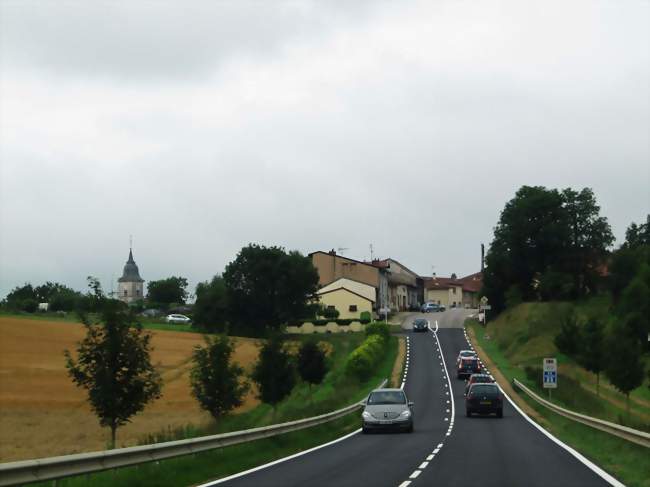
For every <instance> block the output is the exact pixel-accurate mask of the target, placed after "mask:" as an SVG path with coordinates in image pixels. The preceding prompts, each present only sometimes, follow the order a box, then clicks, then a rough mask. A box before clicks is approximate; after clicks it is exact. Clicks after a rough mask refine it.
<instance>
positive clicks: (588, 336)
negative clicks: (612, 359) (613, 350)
mask: <svg viewBox="0 0 650 487" xmlns="http://www.w3.org/2000/svg"><path fill="white" fill-rule="evenodd" d="M606 358H607V350H606V349H605V325H604V324H603V322H602V321H601V320H598V319H595V318H592V319H590V320H589V321H587V324H586V325H585V327H584V330H583V331H582V344H581V346H580V351H579V353H578V362H579V363H580V365H582V366H583V367H584V368H585V369H587V370H588V371H590V372H593V373H594V374H596V394H597V395H600V373H601V372H602V371H603V369H604V368H605V360H606Z"/></svg>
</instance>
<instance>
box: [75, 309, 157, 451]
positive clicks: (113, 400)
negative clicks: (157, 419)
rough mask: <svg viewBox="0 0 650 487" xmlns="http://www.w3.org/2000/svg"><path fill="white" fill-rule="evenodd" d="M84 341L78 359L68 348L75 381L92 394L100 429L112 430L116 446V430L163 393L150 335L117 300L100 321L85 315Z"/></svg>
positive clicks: (112, 444)
mask: <svg viewBox="0 0 650 487" xmlns="http://www.w3.org/2000/svg"><path fill="white" fill-rule="evenodd" d="M82 320H83V324H84V326H85V327H86V337H85V338H84V339H83V340H82V341H81V342H79V343H78V345H77V359H76V360H75V359H73V357H72V355H71V354H70V352H69V351H68V350H65V352H64V355H65V359H66V368H67V369H68V375H69V376H70V377H71V378H72V380H73V382H74V383H75V384H76V385H77V386H78V387H81V388H83V389H86V391H87V392H88V401H89V402H90V406H91V408H92V410H93V411H94V412H95V414H96V415H97V416H98V418H99V423H100V425H101V426H104V427H108V428H110V430H111V448H115V436H116V431H117V428H118V427H120V426H123V425H124V424H126V423H127V422H129V421H130V418H131V417H132V416H133V415H135V414H136V413H138V412H140V411H142V410H143V409H144V407H145V405H146V404H148V403H149V402H150V401H152V400H154V399H157V398H159V397H160V395H161V392H160V391H161V379H160V375H159V374H158V372H157V371H156V370H155V369H154V367H153V366H152V364H151V356H150V354H151V350H152V347H151V335H150V334H149V333H144V332H143V330H142V327H141V325H140V324H138V323H135V322H134V317H133V315H132V314H131V313H130V312H128V311H126V310H125V309H124V307H123V306H120V304H119V303H118V302H116V301H114V300H108V299H106V300H102V307H101V321H100V322H99V323H95V324H93V323H91V322H90V320H89V319H88V318H87V317H86V316H84V315H82Z"/></svg>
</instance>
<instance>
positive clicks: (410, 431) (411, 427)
mask: <svg viewBox="0 0 650 487" xmlns="http://www.w3.org/2000/svg"><path fill="white" fill-rule="evenodd" d="M413 430H414V428H413V423H411V426H409V429H407V430H406V431H408V432H409V433H413Z"/></svg>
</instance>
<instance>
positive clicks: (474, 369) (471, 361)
mask: <svg viewBox="0 0 650 487" xmlns="http://www.w3.org/2000/svg"><path fill="white" fill-rule="evenodd" d="M480 373H481V363H480V362H479V361H478V359H477V358H476V357H462V358H461V359H460V361H459V362H458V372H457V377H458V378H459V379H462V378H463V377H469V376H470V375H472V374H480Z"/></svg>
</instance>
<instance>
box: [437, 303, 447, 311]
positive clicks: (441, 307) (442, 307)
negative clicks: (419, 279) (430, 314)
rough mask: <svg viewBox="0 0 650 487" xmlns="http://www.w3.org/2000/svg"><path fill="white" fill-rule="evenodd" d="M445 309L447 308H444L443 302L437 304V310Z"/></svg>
mask: <svg viewBox="0 0 650 487" xmlns="http://www.w3.org/2000/svg"><path fill="white" fill-rule="evenodd" d="M446 309H447V308H445V305H444V304H439V305H438V311H440V312H443V311H444V310H446Z"/></svg>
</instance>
